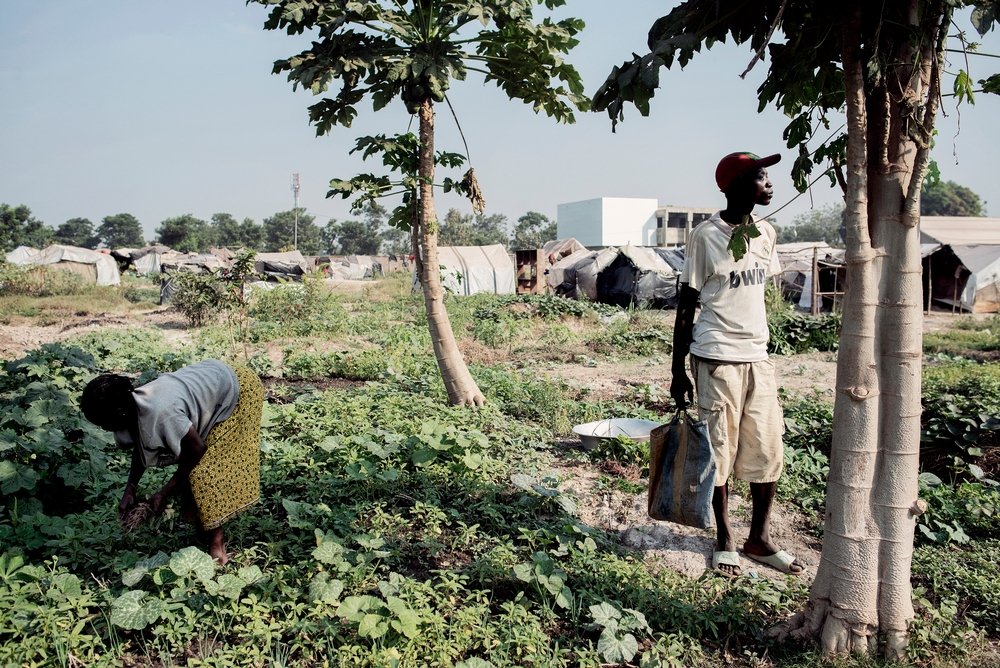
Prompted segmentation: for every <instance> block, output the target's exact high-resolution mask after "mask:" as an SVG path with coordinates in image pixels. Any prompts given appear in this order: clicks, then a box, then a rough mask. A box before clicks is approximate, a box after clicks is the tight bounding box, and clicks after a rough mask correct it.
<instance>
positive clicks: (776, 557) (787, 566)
mask: <svg viewBox="0 0 1000 668" xmlns="http://www.w3.org/2000/svg"><path fill="white" fill-rule="evenodd" d="M743 554H745V555H746V556H747V558H748V559H753V560H754V561H757V562H760V563H762V564H766V565H768V566H770V567H771V568H774V569H776V570H779V571H781V572H782V573H787V574H788V575H802V572H803V571H804V570H805V569H804V568H802V569H800V570H797V571H793V570H792V564H793V563H795V557H794V556H793V555H791V554H789V553H788V552H785V551H784V550H778V551H777V552H775V553H774V554H769V555H766V556H765V555H761V554H750V553H749V552H744V553H743Z"/></svg>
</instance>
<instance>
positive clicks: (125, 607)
mask: <svg viewBox="0 0 1000 668" xmlns="http://www.w3.org/2000/svg"><path fill="white" fill-rule="evenodd" d="M145 597H146V592H144V591H142V590H141V589H133V590H131V591H127V592H125V593H124V594H122V595H121V596H119V597H118V598H116V599H115V600H114V602H113V603H112V604H111V623H112V624H114V625H115V626H120V627H121V628H123V629H131V630H133V631H139V630H141V629H144V628H146V627H147V626H149V625H150V624H152V623H153V622H155V621H156V620H157V619H158V618H159V609H158V607H157V606H148V605H144V604H143V598H145Z"/></svg>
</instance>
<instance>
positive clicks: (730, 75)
mask: <svg viewBox="0 0 1000 668" xmlns="http://www.w3.org/2000/svg"><path fill="white" fill-rule="evenodd" d="M670 6H671V3H665V2H663V1H662V0H620V1H618V2H608V1H607V0H570V2H569V3H568V7H566V8H564V9H563V10H561V11H560V12H559V13H558V14H557V15H558V16H560V17H563V16H577V17H579V18H582V19H584V21H586V23H587V29H586V30H585V31H584V32H583V34H582V35H581V44H580V46H579V47H577V49H576V50H574V52H573V53H572V54H571V55H570V58H569V59H570V61H571V62H572V63H574V64H575V65H576V66H577V68H578V69H579V70H580V72H581V74H582V76H583V78H584V81H585V83H586V87H587V92H588V93H591V94H592V93H593V92H594V91H596V90H597V88H598V87H599V86H600V84H601V83H602V82H603V80H604V78H605V76H606V75H607V74H608V72H609V71H610V69H611V67H612V66H613V65H616V64H620V63H621V62H623V61H624V60H625V59H626V58H628V57H629V56H630V54H631V53H632V52H633V51H636V52H645V51H644V50H645V40H646V32H647V31H648V29H649V27H650V25H651V24H652V22H653V20H655V19H656V18H657V17H659V16H661V15H663V14H664V13H666V11H667V9H668V8H669V7H670ZM265 14H266V12H265V10H264V8H263V7H261V6H259V5H253V6H250V7H248V6H246V5H245V4H244V3H243V1H242V0H211V1H206V0H173V1H172V2H151V1H148V0H147V1H136V0H127V1H126V0H4V1H3V2H2V3H0V92H2V99H3V101H2V104H0V202H4V203H7V204H26V205H28V206H29V207H31V209H32V211H33V212H34V214H35V215H36V217H38V218H39V219H41V220H43V221H44V222H46V223H48V224H50V225H52V226H53V227H55V226H58V225H59V224H61V223H62V222H64V221H65V220H67V219H68V218H72V217H75V216H83V217H87V218H90V219H91V220H92V221H94V223H95V224H97V223H99V222H100V220H101V218H103V217H104V216H106V215H109V214H114V213H119V212H129V213H132V214H134V215H136V216H137V217H138V218H139V220H140V221H141V222H142V224H143V227H144V229H145V230H146V233H147V235H148V236H150V237H152V236H153V231H154V230H155V229H156V227H157V226H158V225H159V224H160V222H161V221H163V220H164V219H165V218H169V217H171V216H176V215H181V214H185V213H192V214H194V215H195V216H198V217H200V218H204V219H206V220H207V219H208V218H209V217H210V216H211V215H212V214H213V213H216V212H222V211H225V212H229V213H232V214H233V215H235V216H236V217H237V218H243V217H251V218H254V219H255V220H257V221H258V222H259V221H260V220H261V219H262V218H264V217H267V216H270V215H272V214H273V213H275V212H277V211H282V210H287V209H290V208H291V207H292V204H293V199H292V192H291V175H292V173H293V172H298V173H299V174H300V178H301V193H300V199H299V203H300V206H303V207H305V208H306V209H307V210H308V211H309V212H310V213H311V214H313V215H315V216H316V218H317V222H319V223H320V224H323V223H325V222H326V220H327V219H329V218H338V219H344V218H348V217H350V211H349V208H348V205H347V203H345V202H344V201H343V200H340V199H337V200H328V199H325V194H326V191H327V184H328V182H329V180H330V179H331V178H347V177H350V176H353V175H354V174H356V173H358V172H360V171H375V172H379V171H380V165H377V164H370V165H365V164H364V163H361V162H360V160H358V159H355V157H353V156H351V157H348V156H347V152H348V150H349V149H350V148H351V147H352V146H353V145H354V140H355V138H356V137H358V136H361V135H364V134H375V133H380V132H385V133H395V132H402V131H405V130H406V129H407V127H408V123H409V117H408V116H406V114H405V112H403V111H402V109H401V107H400V106H399V105H396V108H395V109H392V110H384V111H382V112H378V113H373V112H371V110H370V107H368V106H362V107H361V108H360V109H359V116H358V119H357V121H356V122H355V124H354V126H353V127H350V128H342V127H338V128H334V130H333V131H332V133H331V134H329V135H327V136H325V137H322V138H317V137H316V136H315V132H314V130H313V128H312V127H311V126H309V124H308V117H307V113H306V107H307V106H308V105H310V104H312V102H313V101H314V98H313V97H312V96H311V95H310V94H309V93H306V92H303V91H297V92H293V91H292V88H291V85H290V84H289V83H288V82H287V81H286V80H285V79H284V77H283V76H275V75H272V74H271V73H270V72H271V66H272V63H273V61H274V60H275V59H277V58H282V57H287V56H289V55H292V54H293V53H297V52H298V51H300V50H301V49H302V48H304V47H305V46H306V44H307V41H306V40H307V38H305V37H302V36H298V37H288V36H286V35H285V34H284V33H281V32H275V31H264V30H263V29H262V25H263V21H264V18H265ZM964 24H967V22H963V25H964ZM983 42H984V45H983V50H984V51H988V52H991V53H1000V35H998V32H997V31H994V32H993V33H991V34H990V35H989V36H988V38H987V39H985V40H983ZM750 56H751V53H750V52H749V50H748V48H737V47H732V46H729V45H719V46H716V47H715V48H713V49H712V51H710V52H706V53H703V54H701V55H700V57H698V58H696V59H695V60H694V61H693V63H692V64H690V65H689V66H688V67H687V68H686V69H685V70H671V71H663V72H662V73H661V85H662V88H661V89H660V90H659V91H658V92H657V95H656V98H655V99H654V100H653V105H652V113H651V115H650V117H649V118H642V117H641V116H639V114H638V113H637V112H635V111H634V110H631V109H628V110H627V111H626V119H625V122H624V123H623V124H620V125H619V126H618V132H617V133H616V134H612V133H611V126H610V122H609V121H608V118H607V116H606V115H605V114H586V115H578V122H577V123H576V124H575V125H568V126H567V125H558V124H556V123H555V122H554V121H552V120H549V119H548V118H546V117H545V116H537V115H535V114H534V113H533V112H532V111H531V109H530V108H529V107H527V106H526V105H524V104H522V103H518V102H511V101H509V100H508V99H507V98H506V97H505V96H504V95H503V93H502V92H500V91H499V90H498V89H497V88H495V87H494V86H492V85H487V84H483V83H482V82H481V81H477V80H473V79H471V78H470V80H469V81H466V82H457V83H456V84H455V86H454V88H453V89H452V90H451V92H450V93H449V97H450V99H451V101H452V103H453V105H454V107H455V111H456V113H457V114H458V117H459V120H460V122H461V124H462V129H463V130H464V133H465V136H466V138H467V140H468V142H469V152H470V153H471V157H472V165H473V166H474V167H475V168H476V173H477V175H478V177H479V181H480V184H481V186H482V188H483V191H484V194H485V196H486V202H487V213H502V214H505V215H507V216H508V218H509V219H510V220H511V221H514V220H516V219H517V218H518V217H519V216H521V215H523V214H524V213H525V212H527V211H539V212H541V213H544V214H546V215H547V216H549V217H550V218H553V219H554V218H555V215H556V207H557V205H558V204H560V203H563V202H572V201H576V200H582V199H590V198H594V197H601V196H608V197H648V198H656V199H658V200H659V202H660V203H661V204H678V205H689V206H708V207H714V206H719V205H720V204H722V203H723V200H722V198H721V195H720V194H719V193H718V191H717V189H716V187H715V185H714V179H713V174H714V170H715V165H716V163H717V162H718V160H719V158H720V157H722V156H723V155H725V154H726V153H729V152H731V151H735V150H750V151H753V152H756V153H759V154H766V153H774V152H781V153H782V154H783V155H784V156H785V158H786V159H785V160H784V161H783V162H782V163H780V164H778V165H776V166H775V167H773V168H772V169H771V174H772V177H773V179H774V182H775V189H776V197H775V202H774V204H773V205H772V209H773V208H776V207H777V206H778V205H780V204H782V203H784V202H785V201H787V200H788V199H789V198H791V197H792V196H794V194H795V192H794V189H793V188H792V185H791V181H790V179H789V178H788V172H789V169H790V167H791V162H792V157H793V153H792V151H791V150H789V149H787V148H785V147H784V142H783V141H782V139H781V133H782V129H783V128H784V126H785V122H786V119H785V118H784V117H783V116H782V115H781V114H780V113H779V112H777V111H773V110H770V109H768V110H766V111H765V112H764V113H762V114H757V113H756V110H757V100H756V96H755V91H756V88H757V86H758V85H759V83H760V81H761V80H762V78H763V76H764V73H765V67H764V66H762V65H758V66H757V68H756V69H755V70H754V71H753V72H751V74H750V75H749V76H748V77H747V80H745V81H744V80H741V79H740V78H739V74H740V72H742V71H743V69H744V68H745V66H746V65H747V63H748V62H749V60H750ZM998 63H1000V61H998V60H995V59H991V58H983V57H978V58H973V59H972V67H973V74H974V77H975V78H982V77H985V76H986V75H987V74H989V73H992V72H995V71H998V70H1000V65H998ZM951 69H957V63H955V67H953V68H951ZM949 85H950V84H949ZM946 111H947V113H948V117H947V118H941V119H940V120H939V129H940V134H939V137H938V141H937V147H936V149H935V154H934V157H935V158H936V159H937V161H938V163H939V164H940V166H941V172H942V176H943V178H945V179H949V180H954V181H957V182H959V183H961V184H963V185H966V186H969V187H971V188H972V189H973V190H975V191H976V192H977V193H979V194H980V195H981V196H982V197H983V198H984V199H985V200H987V202H988V210H989V212H990V213H992V214H993V215H1000V178H998V177H997V173H998V169H997V155H998V150H1000V97H998V96H987V95H981V96H979V98H978V100H977V104H976V106H975V107H968V106H963V107H962V109H961V110H960V113H959V111H956V110H955V109H954V100H953V98H948V99H946ZM437 126H438V144H437V145H438V148H439V149H443V150H453V151H457V152H460V153H464V148H463V146H462V144H461V141H460V139H459V137H458V133H457V131H456V129H455V124H454V121H453V120H452V118H451V114H450V113H449V112H448V110H447V108H445V107H441V108H439V115H438V120H437ZM959 127H960V129H961V131H960V132H959ZM414 128H415V124H414ZM826 183H827V182H826V181H825V180H823V181H822V182H820V183H818V184H817V186H816V187H815V188H814V190H813V191H812V193H811V196H810V194H808V193H807V194H806V195H803V196H802V197H800V198H799V199H798V200H796V201H795V202H794V203H793V204H792V205H791V206H789V207H788V208H786V209H785V210H784V211H782V212H781V213H779V214H778V216H777V218H778V222H779V223H788V222H790V221H791V220H792V218H793V217H794V216H796V215H798V214H801V213H803V212H805V211H807V210H808V209H809V207H810V206H811V205H813V204H815V205H817V206H819V205H822V204H825V203H829V202H833V201H834V200H835V199H837V197H838V193H837V192H836V191H834V190H831V189H830V188H829V187H828V186H827V185H826ZM437 204H438V210H439V213H440V214H441V215H443V214H444V213H445V211H447V209H448V208H451V207H455V208H458V209H460V210H462V211H469V210H470V207H469V205H468V203H467V202H466V201H465V200H463V199H460V198H458V197H456V196H454V195H446V196H439V197H438V201H437ZM759 213H765V212H764V211H760V212H759Z"/></svg>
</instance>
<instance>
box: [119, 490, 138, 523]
mask: <svg viewBox="0 0 1000 668" xmlns="http://www.w3.org/2000/svg"><path fill="white" fill-rule="evenodd" d="M134 505H135V490H134V489H133V488H132V485H126V486H125V493H124V494H122V500H121V502H119V504H118V516H119V517H121V516H122V515H124V514H125V513H127V512H128V511H129V510H131V509H132V506H134Z"/></svg>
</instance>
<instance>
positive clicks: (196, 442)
mask: <svg viewBox="0 0 1000 668" xmlns="http://www.w3.org/2000/svg"><path fill="white" fill-rule="evenodd" d="M206 451H207V448H206V447H205V443H204V442H203V441H202V440H201V436H199V435H198V432H197V431H195V429H194V427H193V426H192V427H191V428H190V429H188V431H187V433H186V434H184V437H183V438H182V439H181V454H180V457H178V458H177V470H176V471H174V474H173V475H172V476H170V480H168V481H167V483H166V484H165V485H164V486H163V489H161V490H160V491H159V492H157V493H156V494H154V495H153V496H152V497H151V498H150V500H149V503H150V505H151V506H152V508H153V512H155V513H159V512H160V511H161V510H163V506H164V504H165V503H166V501H167V497H169V496H170V495H171V494H173V493H174V492H175V491H176V490H177V486H178V485H182V484H183V485H186V484H188V476H190V475H191V471H193V470H194V467H196V466H197V465H198V462H200V461H201V458H202V457H204V456H205V452H206Z"/></svg>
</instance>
